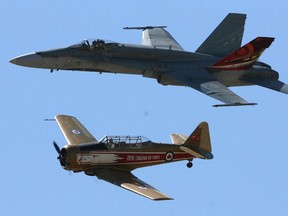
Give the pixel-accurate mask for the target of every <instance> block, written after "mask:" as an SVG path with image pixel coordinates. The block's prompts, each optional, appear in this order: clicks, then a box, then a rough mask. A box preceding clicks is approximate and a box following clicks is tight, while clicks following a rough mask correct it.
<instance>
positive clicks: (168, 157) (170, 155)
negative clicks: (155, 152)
mask: <svg viewBox="0 0 288 216" xmlns="http://www.w3.org/2000/svg"><path fill="white" fill-rule="evenodd" d="M173 158H174V154H173V152H167V153H166V154H165V160H166V161H172V160H173Z"/></svg>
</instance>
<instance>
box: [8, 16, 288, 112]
mask: <svg viewBox="0 0 288 216" xmlns="http://www.w3.org/2000/svg"><path fill="white" fill-rule="evenodd" d="M245 19H246V15H245V14H234V13H230V14H228V15H227V16H226V18H225V19H224V20H223V21H222V22H221V23H220V24H219V25H218V27H217V28H216V29H215V30H214V31H213V32H212V33H211V34H210V36H209V37H208V38H207V39H206V40H205V41H204V42H203V43H202V45H201V46H200V47H199V48H198V49H197V50H196V51H195V52H188V51H185V50H184V49H183V48H182V47H181V46H180V45H179V43H177V41H176V40H175V39H174V38H173V37H172V36H171V35H170V34H169V33H168V32H167V31H166V30H165V29H164V28H165V27H166V26H145V27H126V28H124V29H136V30H142V31H143V32H142V45H131V44H123V43H116V42H111V41H104V40H101V39H95V40H84V41H83V42H82V43H80V44H76V45H72V46H69V47H66V48H62V49H54V50H48V51H40V52H34V53H30V54H26V55H22V56H18V57H16V58H14V59H12V60H10V62H12V63H14V64H17V65H22V66H27V67H35V68H47V69H50V70H51V72H53V70H72V71H74V70H76V71H94V72H100V73H102V72H113V73H123V74H137V75H142V76H143V77H149V78H154V79H157V81H158V83H160V84H163V85H176V86H189V87H192V88H194V89H196V90H198V91H200V92H202V93H204V94H206V95H208V96H210V97H213V98H215V99H217V100H220V101H222V102H223V103H224V104H218V105H214V106H215V107H218V106H240V105H255V104H256V103H248V102H247V101H246V100H244V99H243V98H241V97H239V96H238V95H236V94H235V93H234V92H232V91H231V90H230V89H229V88H228V87H230V86H247V85H260V86H263V87H266V88H270V89H273V90H276V91H280V92H283V93H285V94H288V85H287V84H285V83H283V82H281V81H279V80H278V78H279V74H278V73H277V72H276V71H274V70H272V68H271V66H269V65H268V64H265V63H263V62H260V61H258V58H259V57H260V55H261V54H262V53H263V51H264V50H265V49H266V48H268V47H269V46H270V45H271V43H272V42H273V41H274V38H270V37H257V38H255V39H254V40H252V41H251V42H249V43H247V44H246V45H244V46H242V47H241V43H242V37H243V32H244V24H245Z"/></svg>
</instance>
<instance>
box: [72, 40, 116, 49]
mask: <svg viewBox="0 0 288 216" xmlns="http://www.w3.org/2000/svg"><path fill="white" fill-rule="evenodd" d="M115 46H119V44H118V43H116V42H114V41H111V40H104V39H95V38H93V39H85V40H83V41H81V42H80V43H77V44H74V45H71V46H69V48H72V49H97V48H99V49H101V48H103V49H107V48H109V47H115Z"/></svg>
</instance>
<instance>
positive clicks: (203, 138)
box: [180, 122, 213, 159]
mask: <svg viewBox="0 0 288 216" xmlns="http://www.w3.org/2000/svg"><path fill="white" fill-rule="evenodd" d="M180 149H181V150H182V151H185V152H187V153H189V154H191V155H193V156H195V157H198V158H202V159H212V158H213V155H212V153H211V152H212V147H211V141H210V134H209V127H208V123H207V122H201V123H200V124H199V125H198V127H197V128H196V129H195V130H194V131H193V132H192V134H191V135H190V136H189V137H188V138H187V139H186V141H185V142H184V143H183V144H182V145H181V146H180Z"/></svg>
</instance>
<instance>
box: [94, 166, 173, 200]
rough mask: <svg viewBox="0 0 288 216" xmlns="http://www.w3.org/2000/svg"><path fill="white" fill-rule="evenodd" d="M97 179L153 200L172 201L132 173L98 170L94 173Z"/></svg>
mask: <svg viewBox="0 0 288 216" xmlns="http://www.w3.org/2000/svg"><path fill="white" fill-rule="evenodd" d="M93 173H94V174H95V175H96V176H97V178H99V179H101V180H104V181H107V182H110V183H112V184H114V185H117V186H119V187H122V188H124V189H127V190H129V191H132V192H134V193H136V194H139V195H142V196H144V197H147V198H149V199H152V200H171V199H172V198H170V197H168V196H166V195H164V194H163V193H161V192H160V191H158V190H157V189H155V188H153V187H152V186H150V185H149V184H147V183H145V182H143V181H141V180H140V179H138V178H137V177H136V176H134V175H133V174H132V173H131V172H128V171H122V170H116V169H97V170H95V171H93Z"/></svg>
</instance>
